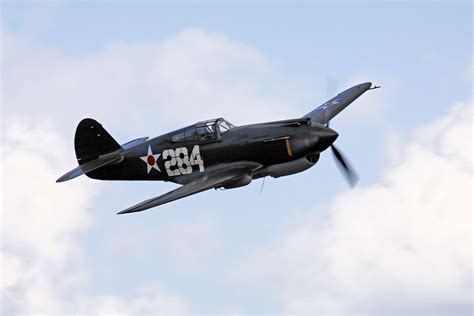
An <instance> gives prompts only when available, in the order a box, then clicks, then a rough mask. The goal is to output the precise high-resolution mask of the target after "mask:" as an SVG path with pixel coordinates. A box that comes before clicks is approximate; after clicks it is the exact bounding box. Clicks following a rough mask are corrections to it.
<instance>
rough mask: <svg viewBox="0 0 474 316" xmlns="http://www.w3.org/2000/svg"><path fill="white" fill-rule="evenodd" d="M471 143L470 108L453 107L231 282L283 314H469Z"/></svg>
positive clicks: (297, 223)
mask: <svg viewBox="0 0 474 316" xmlns="http://www.w3.org/2000/svg"><path fill="white" fill-rule="evenodd" d="M471 146H472V104H471V103H463V104H457V105H456V106H453V107H452V108H451V109H450V111H449V114H448V115H447V116H446V117H444V118H441V119H440V120H437V121H435V122H433V123H431V124H429V125H427V126H425V127H422V128H420V129H419V130H418V131H417V132H415V133H414V135H413V137H412V138H411V139H409V140H406V141H405V142H404V143H400V147H399V148H397V150H398V151H399V153H400V155H399V159H398V161H397V162H396V163H395V164H394V165H392V166H391V167H390V168H388V170H386V172H385V174H384V176H383V177H382V179H381V180H380V182H379V183H377V184H374V185H370V186H366V187H358V188H356V189H355V190H353V191H351V192H347V193H343V194H342V195H340V196H339V197H337V198H336V199H335V200H334V201H333V202H332V204H331V205H330V207H329V208H328V210H327V213H326V212H325V210H323V209H322V208H321V207H316V208H315V209H314V210H313V211H311V212H310V213H309V214H306V215H305V216H302V218H299V219H293V220H292V221H291V225H289V227H288V228H287V230H286V233H285V234H284V235H283V236H282V237H281V239H278V240H276V241H275V242H274V243H273V244H272V245H269V246H267V247H266V248H263V249H258V250H256V251H255V253H253V254H252V255H251V256H250V257H249V259H247V260H244V261H243V262H242V263H241V264H239V265H238V267H237V268H236V271H235V273H234V275H233V276H232V279H233V280H234V281H235V282H238V283H239V284H240V285H241V286H245V285H248V286H249V287H251V288H252V289H255V288H256V285H255V284H259V287H260V289H261V290H262V289H263V290H265V291H270V292H272V291H273V295H274V296H275V297H277V298H278V300H279V301H280V302H281V304H282V306H283V307H284V309H285V310H286V311H288V312H327V313H374V314H381V313H387V314H390V313H394V314H397V313H401V314H404V313H410V314H420V313H423V312H425V313H444V312H445V313H447V314H453V313H459V312H461V313H462V312H464V313H469V306H470V302H471V293H472V283H471V282H472V278H471V274H472V262H471V255H472V240H471V237H472V235H471V234H472V218H471V216H472V215H471V210H472V204H471V192H472V191H471V190H472V157H471V155H470V152H471V150H470V149H471ZM390 150H393V148H392V149H390ZM324 214H325V215H327V217H325V216H324ZM257 288H258V286H257Z"/></svg>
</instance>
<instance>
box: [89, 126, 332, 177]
mask: <svg viewBox="0 0 474 316" xmlns="http://www.w3.org/2000/svg"><path fill="white" fill-rule="evenodd" d="M217 126H218V125H217V123H216V124H215V126H214V127H211V128H208V130H207V132H208V134H206V132H205V131H204V132H202V134H198V136H195V135H194V136H188V134H190V133H191V132H190V131H193V129H194V130H196V131H200V129H202V126H196V125H190V126H188V127H185V128H182V129H179V130H176V131H173V132H171V133H167V134H164V135H161V136H158V137H155V138H152V139H149V140H147V141H146V142H144V143H142V144H141V145H139V146H136V147H133V148H132V149H131V150H128V151H125V153H124V159H123V161H121V162H120V163H119V164H115V165H110V166H106V167H103V168H100V169H97V170H95V171H92V172H89V173H88V174H87V175H88V176H89V177H91V178H95V179H103V180H162V181H171V182H176V183H181V184H182V183H186V182H187V181H189V179H191V178H193V177H196V176H197V175H199V174H201V175H203V174H204V173H205V172H206V170H207V169H209V168H212V167H213V166H215V165H218V164H222V163H232V162H239V161H252V162H256V163H258V164H260V165H262V168H261V171H260V172H258V173H256V174H255V175H254V176H253V178H258V177H262V176H267V175H271V176H282V175H286V173H288V174H292V173H296V172H300V171H303V170H305V169H307V168H309V167H311V166H312V165H314V164H315V163H316V162H317V160H318V157H319V154H320V153H321V152H322V151H324V150H325V149H327V148H328V147H329V146H330V145H331V144H332V143H333V142H334V141H335V139H336V138H337V136H338V134H337V133H336V132H334V131H333V130H332V129H329V128H327V127H325V126H323V125H320V124H314V123H311V121H310V120H308V119H295V120H286V121H276V122H268V123H261V124H252V125H245V126H237V127H233V128H231V129H229V130H227V131H222V130H219V128H218V127H217ZM213 129H214V130H213ZM190 135H191V134H190ZM293 162H294V163H293ZM306 165H307V166H308V167H306ZM282 168H283V169H282ZM275 170H276V171H275Z"/></svg>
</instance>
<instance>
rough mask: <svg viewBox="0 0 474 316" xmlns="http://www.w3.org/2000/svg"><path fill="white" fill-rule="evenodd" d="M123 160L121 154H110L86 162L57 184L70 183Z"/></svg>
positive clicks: (64, 176) (60, 179)
mask: <svg viewBox="0 0 474 316" xmlns="http://www.w3.org/2000/svg"><path fill="white" fill-rule="evenodd" d="M122 160H123V155H122V153H121V152H117V153H110V154H106V155H103V156H101V157H99V158H98V159H95V160H92V161H89V162H86V163H85V164H83V165H80V166H79V167H77V168H74V169H72V170H71V171H69V172H68V173H66V174H65V175H63V176H62V177H61V178H59V179H58V180H56V182H64V181H68V180H71V179H74V178H77V177H79V176H80V175H83V174H85V173H88V172H90V171H93V170H95V169H99V168H100V167H103V166H106V165H111V164H114V163H118V162H120V161H122Z"/></svg>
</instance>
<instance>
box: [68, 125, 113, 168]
mask: <svg viewBox="0 0 474 316" xmlns="http://www.w3.org/2000/svg"><path fill="white" fill-rule="evenodd" d="M74 147H75V150H76V157H77V161H78V162H79V165H83V164H85V163H86V162H88V161H91V160H95V159H97V158H99V156H101V155H105V154H108V153H110V152H113V151H115V150H117V149H120V148H122V147H120V145H119V144H118V143H117V142H116V141H115V139H113V137H112V136H110V134H109V133H108V132H107V131H106V130H105V129H104V128H103V127H102V125H101V124H100V123H99V122H97V121H96V120H93V119H90V118H86V119H83V120H82V121H81V122H80V123H79V125H78V126H77V129H76V135H75V137H74Z"/></svg>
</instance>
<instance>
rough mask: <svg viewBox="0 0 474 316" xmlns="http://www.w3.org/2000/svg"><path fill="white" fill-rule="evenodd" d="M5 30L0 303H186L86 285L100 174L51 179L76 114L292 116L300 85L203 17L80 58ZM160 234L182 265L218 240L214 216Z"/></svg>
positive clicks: (173, 123)
mask: <svg viewBox="0 0 474 316" xmlns="http://www.w3.org/2000/svg"><path fill="white" fill-rule="evenodd" d="M1 35H2V45H3V47H2V52H3V56H2V79H3V81H2V125H3V126H2V128H3V130H4V131H5V135H3V136H2V168H1V170H2V184H3V187H2V195H3V199H2V241H3V245H2V294H3V302H2V310H3V311H4V312H5V313H14V312H17V313H26V314H28V313H37V312H40V313H48V314H63V313H66V312H84V313H87V314H91V313H99V314H101V313H119V314H143V313H147V311H148V312H149V313H151V312H153V313H156V312H158V311H160V310H163V311H165V312H168V311H175V312H183V311H186V310H187V305H186V303H185V302H184V301H183V300H182V299H181V298H179V297H176V296H174V295H171V294H168V293H166V291H164V290H159V291H146V292H145V293H141V292H140V293H135V294H134V295H132V296H130V297H127V298H126V299H127V304H123V299H124V298H123V297H120V296H114V295H97V296H90V295H88V294H87V292H88V284H89V281H90V280H89V279H88V278H89V276H88V275H87V271H86V270H84V269H83V268H82V267H81V262H82V260H84V256H83V253H82V251H83V249H82V248H81V244H80V241H81V236H82V235H83V234H84V233H85V232H86V231H87V229H88V228H89V226H90V224H91V222H92V221H93V217H92V215H91V212H90V208H91V205H92V202H93V199H94V196H95V194H97V192H99V190H100V186H99V185H98V183H96V182H92V181H90V180H89V179H86V178H84V177H83V178H80V179H75V180H74V181H71V182H68V183H67V184H62V185H61V184H56V183H55V182H54V181H55V180H56V179H57V177H58V176H59V175H61V174H62V173H64V172H65V171H67V170H69V169H71V168H72V167H73V166H74V157H73V156H72V155H71V154H72V143H71V141H72V135H73V133H74V126H75V124H76V123H77V122H78V121H79V120H80V119H81V118H82V117H87V116H89V117H95V118H97V119H98V120H100V121H101V122H102V123H104V125H105V126H106V128H108V129H109V130H110V131H111V132H112V134H115V131H120V132H122V133H124V135H125V134H127V137H133V136H134V135H133V133H136V132H137V133H138V132H139V133H142V132H146V133H156V134H159V133H160V132H164V131H166V129H168V128H170V127H171V128H172V127H178V124H182V123H190V122H193V121H196V120H199V119H205V118H208V117H216V116H221V115H223V116H228V118H229V119H230V120H231V121H234V122H237V123H246V122H252V121H258V120H265V119H267V120H271V119H273V118H284V117H287V116H292V115H290V114H288V113H290V112H291V111H292V105H293V104H294V103H297V100H298V99H299V97H300V96H299V95H300V93H298V91H297V90H298V88H297V87H292V86H291V85H289V84H288V83H287V82H285V81H284V80H278V78H277V76H276V74H275V73H274V72H273V71H272V70H271V68H270V67H269V65H268V63H267V61H266V59H265V57H264V56H263V55H262V54H261V53H260V52H259V51H258V50H256V49H254V48H251V47H249V46H246V45H244V44H240V43H237V42H234V41H231V40H229V39H227V38H225V37H223V36H219V35H214V34H209V33H205V32H202V31H200V30H196V29H190V30H185V31H183V32H181V33H179V34H178V35H177V36H175V37H172V38H168V39H167V40H165V41H163V42H159V43H152V42H150V43H136V44H125V43H112V44H108V45H106V46H105V47H104V49H103V50H101V51H99V52H97V53H95V54H92V55H89V56H85V57H80V58H70V57H67V56H65V55H64V54H63V53H62V52H60V51H57V50H54V49H45V48H44V47H41V46H38V45H36V44H33V43H32V42H30V41H28V40H24V39H22V38H18V37H15V36H12V35H11V34H9V33H8V32H7V31H5V30H2V31H1ZM275 82H277V83H276V84H275ZM275 91H277V93H276V92H275ZM124 113H126V115H127V118H126V119H127V120H126V126H124V121H125V120H124V117H123V115H124ZM155 115H156V116H157V117H155ZM297 115H299V114H297ZM167 122H168V123H167ZM157 125H160V126H157ZM60 135H61V136H60ZM150 136H154V135H153V134H152V135H150ZM65 139H67V141H65ZM119 140H120V139H119ZM65 157H67V158H65ZM165 237H166V242H169V245H168V246H167V247H168V253H169V254H170V256H171V257H172V258H174V260H175V261H176V262H178V263H182V262H187V264H186V269H188V268H189V265H198V264H199V263H200V262H201V261H202V258H203V256H204V257H206V256H208V255H209V254H210V253H212V252H213V251H215V250H216V249H219V247H220V244H219V243H218V242H215V240H217V239H218V238H217V237H216V236H215V233H214V230H213V228H212V222H211V221H207V220H204V221H201V222H198V223H193V224H184V225H180V226H176V227H172V228H171V229H170V231H169V232H168V235H167V236H165ZM163 247H165V246H164V245H163ZM158 287H159V286H158Z"/></svg>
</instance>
